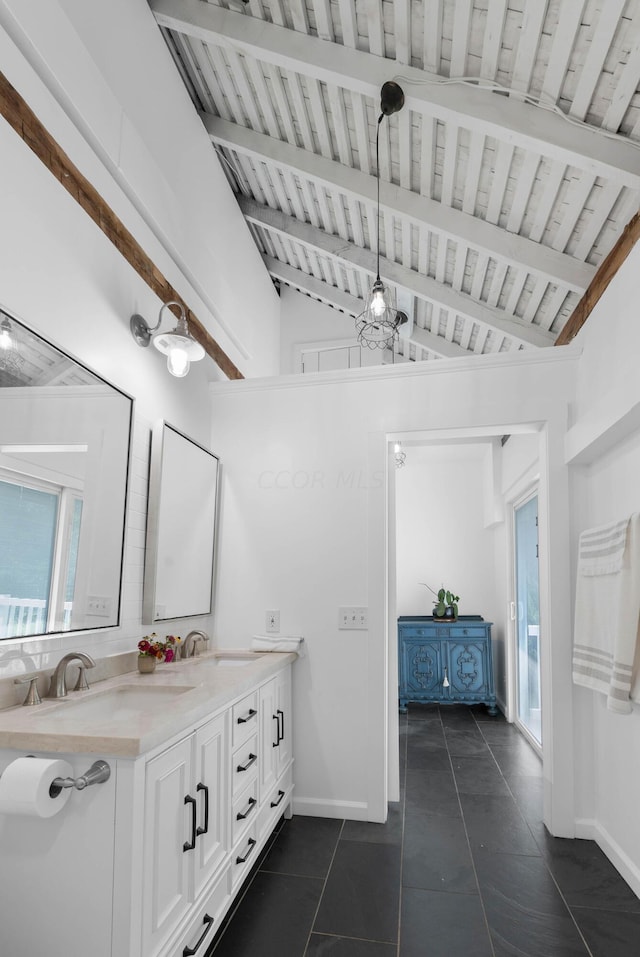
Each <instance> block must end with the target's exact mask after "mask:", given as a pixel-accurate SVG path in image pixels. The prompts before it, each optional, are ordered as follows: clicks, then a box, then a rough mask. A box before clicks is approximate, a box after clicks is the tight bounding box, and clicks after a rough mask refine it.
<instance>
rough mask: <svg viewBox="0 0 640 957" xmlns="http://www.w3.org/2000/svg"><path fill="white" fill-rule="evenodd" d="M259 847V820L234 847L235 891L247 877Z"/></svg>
mask: <svg viewBox="0 0 640 957" xmlns="http://www.w3.org/2000/svg"><path fill="white" fill-rule="evenodd" d="M257 847H258V832H257V822H256V821H254V822H253V824H252V826H251V827H250V828H249V830H248V831H247V832H246V834H244V835H243V837H242V840H241V841H238V843H237V845H236V846H235V847H234V849H233V857H232V861H231V891H232V893H235V891H236V889H237V887H238V885H239V884H241V883H242V881H243V880H244V879H245V877H246V876H247V874H248V873H249V871H250V870H251V868H252V867H253V865H254V864H255V862H256V860H257V859H258V855H257V853H256V851H257Z"/></svg>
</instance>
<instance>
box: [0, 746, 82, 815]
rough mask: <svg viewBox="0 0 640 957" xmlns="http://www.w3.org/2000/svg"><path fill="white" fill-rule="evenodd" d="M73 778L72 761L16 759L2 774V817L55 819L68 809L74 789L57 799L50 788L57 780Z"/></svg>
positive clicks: (58, 795) (0, 799)
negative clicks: (70, 762) (66, 807)
mask: <svg viewBox="0 0 640 957" xmlns="http://www.w3.org/2000/svg"><path fill="white" fill-rule="evenodd" d="M72 776H73V769H72V767H71V765H70V764H69V762H68V761H62V760H60V759H50V758H16V760H15V761H12V762H11V764H9V765H8V766H7V767H6V768H5V770H4V771H3V772H2V774H1V775H0V814H22V815H27V816H29V817H53V815H54V814H57V813H58V812H59V811H61V810H62V808H63V807H64V806H65V804H66V803H67V801H68V800H69V796H70V794H71V790H72V789H71V788H64V789H63V790H61V791H59V792H58V793H57V795H56V796H55V797H52V796H51V795H50V793H49V789H50V787H51V785H52V783H53V781H54V780H55V778H60V777H62V778H66V777H72Z"/></svg>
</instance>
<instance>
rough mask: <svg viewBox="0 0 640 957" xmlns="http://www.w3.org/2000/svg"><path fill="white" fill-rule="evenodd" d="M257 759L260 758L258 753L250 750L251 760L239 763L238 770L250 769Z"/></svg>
mask: <svg viewBox="0 0 640 957" xmlns="http://www.w3.org/2000/svg"><path fill="white" fill-rule="evenodd" d="M257 760H258V755H257V754H252V753H251V751H250V752H249V760H248V761H247V763H246V764H239V765H238V767H237V768H236V771H248V770H249V768H250V767H251V765H252V764H255V762H256V761H257Z"/></svg>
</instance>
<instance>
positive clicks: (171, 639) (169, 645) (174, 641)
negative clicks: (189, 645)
mask: <svg viewBox="0 0 640 957" xmlns="http://www.w3.org/2000/svg"><path fill="white" fill-rule="evenodd" d="M181 641H182V639H181V638H180V636H179V635H167V637H166V640H165V643H164V660H165V661H166V662H167V663H168V662H171V661H177V660H178V654H179V651H180V642H181Z"/></svg>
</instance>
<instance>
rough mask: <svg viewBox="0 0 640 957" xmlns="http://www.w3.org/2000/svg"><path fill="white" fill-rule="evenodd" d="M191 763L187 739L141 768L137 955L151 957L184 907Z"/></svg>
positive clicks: (191, 839)
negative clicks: (139, 951) (141, 854)
mask: <svg viewBox="0 0 640 957" xmlns="http://www.w3.org/2000/svg"><path fill="white" fill-rule="evenodd" d="M192 762H193V758H192V736H190V737H189V738H186V739H185V740H183V741H180V742H178V744H176V745H174V747H172V748H169V749H168V750H167V751H165V752H164V753H163V754H160V755H159V756H158V757H157V758H154V759H153V760H152V761H150V762H149V764H148V765H147V777H146V786H145V840H144V864H143V869H144V888H143V900H144V903H143V921H142V923H143V931H142V934H143V950H142V952H143V954H154V953H155V952H156V951H157V950H158V949H159V947H160V946H161V944H162V942H163V940H164V938H165V937H166V936H167V935H168V934H169V933H170V932H171V930H172V929H173V928H174V927H175V925H176V924H177V922H178V921H179V920H180V919H181V917H182V916H183V915H184V914H185V913H186V912H187V910H188V909H189V903H190V901H191V897H192V890H191V886H190V883H191V882H190V875H191V874H192V873H193V870H192V862H191V858H192V855H193V853H194V852H193V850H192V849H191V844H194V845H195V829H196V816H195V811H196V805H195V800H196V798H195V795H194V794H192V793H191V792H190V787H191V781H192ZM189 798H190V800H188V799H189Z"/></svg>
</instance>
